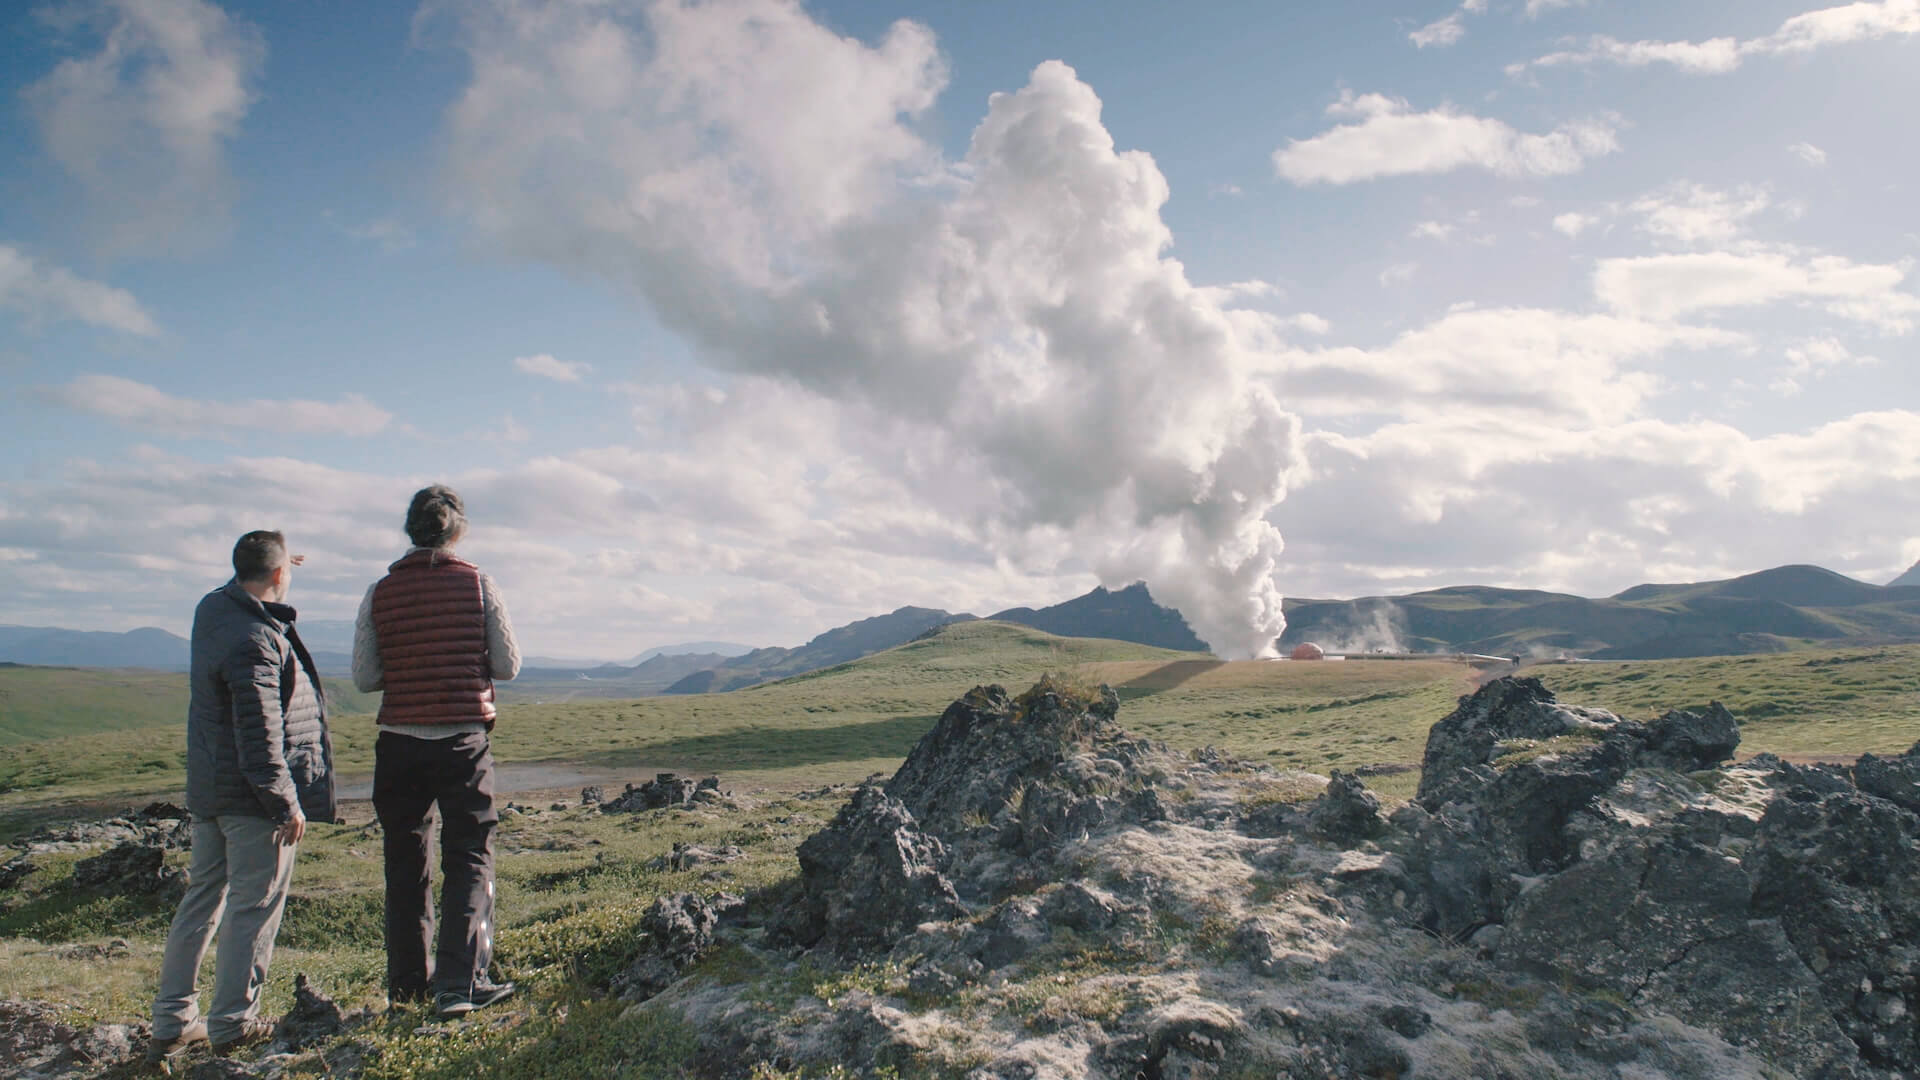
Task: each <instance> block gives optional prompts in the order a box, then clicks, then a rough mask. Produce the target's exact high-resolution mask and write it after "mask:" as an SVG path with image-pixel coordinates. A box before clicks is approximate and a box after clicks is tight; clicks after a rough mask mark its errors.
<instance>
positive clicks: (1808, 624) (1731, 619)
mask: <svg viewBox="0 0 1920 1080" xmlns="http://www.w3.org/2000/svg"><path fill="white" fill-rule="evenodd" d="M1286 613H1287V621H1288V625H1287V630H1286V632H1285V634H1283V635H1282V637H1281V638H1280V639H1279V642H1278V644H1279V646H1280V647H1281V648H1282V649H1283V650H1286V649H1290V648H1291V647H1292V646H1294V645H1296V644H1298V643H1300V642H1304V641H1313V642H1316V643H1318V644H1320V645H1321V646H1323V647H1324V648H1327V649H1328V650H1329V651H1334V652H1368V651H1376V652H1378V651H1388V652H1433V651H1439V652H1483V653H1494V654H1499V655H1555V654H1564V655H1570V656H1582V657H1592V658H1595V659H1644V658H1655V657H1677V656H1704V655H1728V654H1740V653H1753V652H1773V651H1779V650H1782V649H1788V648H1794V647H1798V646H1800V645H1805V644H1812V643H1821V644H1834V643H1841V642H1847V641H1857V642H1862V643H1867V642H1882V641H1901V640H1920V566H1916V567H1915V568H1913V569H1911V570H1909V571H1907V572H1906V573H1905V574H1902V575H1901V576H1900V577H1898V578H1895V579H1894V581H1893V582H1892V583H1889V584H1887V585H1873V584H1870V583H1868V582H1864V581H1860V580H1857V579H1855V578H1850V577H1847V576H1845V575H1843V574H1837V573H1834V572H1833V571H1831V570H1826V569H1823V568H1821V567H1818V566H1811V565H1793V566H1781V567H1775V568H1773V569H1771V570H1762V571H1759V572H1758V573H1753V574H1746V575H1742V576H1740V577H1736V578H1729V579H1726V580H1723V581H1706V582H1692V583H1677V584H1645V585H1636V586H1634V587H1632V588H1630V589H1626V590H1624V591H1622V592H1620V593H1618V594H1616V595H1614V596H1610V597H1601V598H1588V597H1582V596H1575V595H1572V594H1568V593H1555V592H1547V591H1543V590H1537V589H1504V588H1495V587H1492V586H1482V585H1460V586H1450V587H1447V588H1442V589H1431V590H1427V591H1423V592H1417V593H1411V594H1406V595H1401V596H1370V597H1360V598H1358V599H1354V600H1315V599H1305V598H1301V599H1290V600H1288V601H1287V606H1286ZM975 618H977V617H976V616H974V615H971V614H967V613H960V614H954V613H950V612H947V611H943V610H940V609H937V608H921V607H902V608H898V609H896V610H894V611H892V612H889V613H887V614H885V615H876V616H874V617H872V618H868V619H860V620H857V621H855V622H852V623H848V624H846V625H845V626H838V627H834V628H833V629H830V630H827V631H825V632H823V633H821V634H819V635H816V636H815V637H814V638H813V639H812V640H810V641H808V642H807V643H806V644H804V645H801V646H798V647H796V648H778V647H774V648H761V649H753V650H750V651H746V652H744V653H738V654H730V651H731V650H739V649H744V648H745V646H734V645H730V644H728V643H725V642H693V643H689V644H688V645H685V646H665V647H662V648H658V649H650V650H647V651H646V652H643V653H641V654H640V656H639V657H636V658H635V659H636V660H637V661H638V662H637V663H633V664H626V665H621V664H596V665H592V666H583V665H580V664H578V663H575V664H571V665H568V666H560V664H554V663H553V662H552V661H542V662H541V663H529V664H528V665H527V667H526V668H525V669H524V670H523V672H522V674H521V678H519V679H517V680H515V681H514V682H511V683H502V684H500V688H499V689H500V692H501V696H502V698H503V699H504V700H508V701H535V700H540V701H559V700H569V699H573V698H581V697H587V698H631V697H642V696H646V695H649V694H655V693H673V694H697V693H713V692H718V691H725V690H733V689H739V688H741V687H746V686H753V685H756V684H759V683H763V682H769V681H772V680H775V679H781V678H786V677H788V676H792V675H798V674H802V673H804V672H808V671H814V670H818V669H820V668H825V667H831V666H833V665H835V664H843V663H846V662H848V661H850V660H856V659H859V658H860V657H862V656H867V655H870V654H872V653H876V652H879V651H882V650H884V649H889V648H893V647H894V646H896V645H901V644H905V643H906V642H908V641H911V640H913V639H914V638H917V637H919V636H921V635H923V634H925V633H927V632H929V631H931V630H934V629H936V628H938V627H941V626H946V625H950V624H952V623H955V622H963V621H969V620H973V619H975ZM988 619H990V620H992V621H997V622H1010V623H1017V624H1020V625H1023V626H1029V627H1032V628H1034V629H1038V630H1044V631H1046V632H1048V633H1052V634H1058V635H1061V636H1066V637H1092V638H1108V639H1114V640H1120V641H1131V642H1136V643H1138V644H1142V645H1151V646H1156V647H1159V648H1166V649H1177V650H1181V651H1195V652H1198V651H1205V649H1206V646H1205V644H1204V643H1203V642H1201V640H1200V639H1199V638H1198V637H1197V636H1195V634H1194V633H1193V630H1192V628H1191V627H1189V626H1188V625H1187V622H1186V620H1185V619H1184V618H1182V617H1181V615H1180V613H1179V612H1178V611H1175V610H1173V609H1171V608H1167V607H1163V606H1161V605H1160V604H1158V603H1156V602H1155V601H1154V600H1153V597H1152V595H1151V594H1150V593H1149V592H1148V590H1147V588H1146V586H1145V585H1143V584H1138V583H1136V584H1134V585H1130V586H1127V587H1126V588H1123V589H1113V590H1109V589H1106V588H1096V589H1094V590H1092V591H1091V592H1088V593H1086V594H1084V595H1081V596H1077V597H1074V598H1072V599H1070V600H1066V601H1063V602H1062V603H1059V604H1054V605H1051V606H1049V607H1044V608H1037V609H1036V608H1026V607H1016V608H1008V609H1006V610H1004V611H1000V612H996V613H994V614H993V615H990V616H988ZM341 625H342V624H340V623H337V622H335V623H323V624H319V625H317V626H316V627H315V629H316V630H319V631H320V633H319V635H318V636H319V637H320V638H321V639H322V640H323V641H326V642H327V643H329V644H331V643H332V641H333V640H337V637H338V633H337V631H338V630H339V629H340V628H341ZM328 631H334V632H335V633H333V634H329V633H328ZM701 646H707V647H708V648H700V647H701ZM688 650H697V651H688ZM187 651H188V649H187V642H186V641H185V639H183V638H180V637H178V636H176V635H173V634H169V633H167V632H166V631H164V630H158V629H154V628H151V627H149V628H144V629H141V630H134V631H129V632H127V633H125V634H112V633H100V632H89V631H76V630H64V629H59V628H54V627H20V626H0V662H12V663H18V664H29V665H41V666H73V667H130V668H139V667H152V668H160V669H164V670H183V669H184V668H185V667H186V664H187ZM315 656H316V659H317V660H318V661H319V662H320V663H321V666H322V669H323V670H324V671H329V672H334V673H339V672H343V671H344V670H345V668H346V665H347V663H348V658H347V657H346V656H344V655H342V654H336V653H332V652H329V651H324V650H323V649H319V648H316V649H315ZM565 663H566V662H564V661H563V662H561V664H565ZM548 664H553V666H547V665H548Z"/></svg>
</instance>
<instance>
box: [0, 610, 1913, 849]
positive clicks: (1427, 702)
mask: <svg viewBox="0 0 1920 1080" xmlns="http://www.w3.org/2000/svg"><path fill="white" fill-rule="evenodd" d="M1043 671H1054V672H1065V673H1067V674H1068V676H1069V677H1070V678H1073V679H1076V680H1079V681H1082V682H1106V683H1109V684H1111V685H1113V686H1114V687H1115V688H1116V689H1117V690H1118V691H1119V693H1120V695H1121V698H1122V700H1123V701H1124V702H1125V706H1124V709H1123V711H1122V721H1123V723H1124V724H1125V725H1126V727H1128V728H1129V729H1130V730H1132V731H1134V732H1136V733H1137V734H1140V735H1144V736H1149V737H1153V738H1159V739H1165V740H1166V741H1168V742H1170V743H1172V744H1173V745H1175V746H1181V747H1190V748H1197V747H1200V746H1207V745H1211V746H1217V747H1219V748H1221V749H1223V750H1226V751H1229V752H1231V753H1234V754H1237V755H1241V756H1244V757H1248V758H1252V759H1255V760H1262V761H1268V762H1272V763H1274V764H1277V765H1290V766H1297V767H1300V768H1310V769H1318V770H1324V769H1327V768H1332V767H1340V768H1347V769H1353V768H1358V767H1360V766H1364V765H1390V766H1411V765H1413V764H1416V763H1417V762H1418V761H1419V759H1420V748H1421V746H1422V745H1423V744H1424V741H1425V738H1426V733H1427V729H1428V728H1429V727H1430V726H1431V725H1432V724H1433V723H1434V722H1435V721H1437V720H1438V719H1439V718H1440V717H1441V716H1443V715H1445V714H1446V713H1447V712H1448V711H1449V710H1450V709H1451V708H1452V707H1453V704H1454V701H1455V700H1456V699H1457V698H1458V697H1459V695H1461V694H1462V693H1465V692H1467V691H1468V690H1469V689H1470V688H1471V686H1472V681H1473V679H1475V678H1477V677H1479V675H1480V672H1479V671H1477V670H1476V669H1473V668H1470V667H1468V666H1467V665H1464V664H1461V663H1457V662H1453V661H1449V660H1443V659H1434V660H1364V659H1355V660H1348V661H1341V662H1327V663H1290V662H1263V661H1238V662H1233V663H1226V662H1223V661H1220V660H1216V659H1214V658H1212V657H1210V656H1207V655H1205V654H1197V653H1192V652H1175V651H1171V650H1163V649H1154V648H1150V647H1147V646H1141V645H1134V644H1130V643H1126V642H1118V641H1111V640H1104V639H1087V638H1058V637H1054V636H1052V635H1050V634H1045V633H1042V632H1040V631H1037V630H1032V629H1029V628H1026V627H1020V626H1012V625H1008V624H1003V623H994V622H986V621H974V622H966V623H956V624H952V625H949V626H945V627H942V628H939V629H938V630H936V631H935V632H933V633H931V634H929V635H927V636H926V637H924V638H922V639H921V640H918V641H913V642H909V643H908V644H906V645H902V646H899V647H897V648H894V649H889V650H887V651H885V652H881V653H877V654H875V655H873V656H869V657H865V658H863V659H860V660H857V661H853V662H850V663H847V664H842V665H837V666H835V667H832V668H827V669H824V670H820V671H815V672H810V673H808V674H805V675H801V676H797V677H794V678H790V679H785V680H781V681H779V682H775V683H768V684H765V685H762V686H757V687H752V688H748V689H745V690H740V691H736V692H733V693H729V694H698V695H676V696H670V697H650V698H642V699H638V700H633V701H598V700H596V701H579V702H570V703H561V704H545V705H532V704H507V705H504V706H502V708H501V715H500V723H499V726H498V727H497V728H496V729H495V732H494V752H495V755H496V757H497V758H498V759H499V760H500V761H502V762H509V763H529V762H546V763H573V764H579V765H581V766H583V767H590V768H593V769H595V770H603V771H610V772H613V773H616V774H628V775H630V776H631V778H632V779H635V780H638V779H641V778H643V777H644V776H645V775H647V774H648V773H649V772H651V771H652V770H655V769H674V770H679V771H683V772H695V771H716V772H719V773H721V774H722V775H723V776H726V777H727V778H728V779H729V782H734V783H750V784H767V785H772V786H779V787H789V788H791V787H796V786H814V785H818V784H822V783H832V782H844V781H848V780H854V779H858V778H859V777H861V776H864V775H866V774H868V773H871V772H874V771H879V770H884V769H890V768H892V767H893V766H894V765H895V764H897V762H898V761H899V759H900V758H901V757H902V756H904V755H905V754H906V752H907V750H908V749H909V748H911V747H912V745H913V743H914V741H915V740H917V739H918V738H919V737H920V736H921V734H923V733H924V732H925V731H926V730H927V728H928V727H929V726H930V725H931V724H932V722H933V720H934V718H935V717H936V716H937V715H938V714H939V713H940V711H941V710H942V709H944V708H945V707H946V706H947V704H948V703H950V702H951V701H952V700H953V699H954V698H956V697H958V696H960V695H961V694H962V693H964V692H965V691H966V690H967V689H968V688H970V687H972V686H975V685H978V684H982V683H995V682H997V683H1001V684H1003V685H1006V686H1010V687H1018V686H1024V685H1026V684H1028V683H1029V682H1030V681H1031V680H1032V679H1034V678H1036V677H1037V676H1038V675H1039V674H1040V673H1041V672H1043ZM6 674H7V675H9V676H13V677H18V676H19V675H20V674H22V673H21V672H20V671H19V670H17V669H16V670H14V671H11V672H7V673H6ZM143 674H144V673H143ZM1529 674H1537V675H1539V676H1540V677H1541V678H1543V679H1545V680H1546V681H1547V682H1548V684H1549V685H1550V686H1553V687H1555V689H1556V690H1558V691H1560V692H1562V693H1563V695H1564V697H1565V699H1566V700H1568V701H1572V702H1575V703H1579V704H1592V705H1598V706H1601V707H1605V708H1611V709H1614V710H1616V711H1618V712H1621V713H1622V714H1624V715H1629V716H1641V715H1644V714H1646V713H1649V712H1655V711H1661V710H1664V709H1667V708H1671V707H1685V706H1697V705H1701V704H1704V703H1705V702H1706V701H1708V700H1712V699H1716V698H1717V699H1719V700H1722V701H1724V702H1726V703H1727V704H1728V706H1729V707H1730V708H1733V709H1734V711H1735V714H1736V715H1738V716H1740V717H1741V719H1742V720H1743V722H1744V723H1745V725H1746V729H1745V730H1746V742H1745V744H1744V745H1743V749H1744V750H1747V751H1757V750H1775V751H1779V752H1792V753H1821V754H1826V753H1831V754H1855V753H1859V752H1861V751H1867V750H1872V751H1875V752H1882V753H1886V752H1897V751H1899V750H1903V749H1905V748H1906V747H1907V746H1908V745H1910V744H1911V743H1912V742H1913V741H1914V740H1915V739H1916V738H1920V645H1900V646H1887V647H1881V648H1876V649H1867V650H1809V651H1801V652H1794V653H1787V654H1777V655H1771V656H1751V657H1712V658H1702V659H1678V660H1661V661H1644V662H1634V663H1606V664H1602V663H1578V664H1564V665H1545V666H1537V667H1534V668H1531V669H1529ZM159 678H165V676H159ZM175 678H178V677H177V676H176V677H175ZM0 685H6V684H5V683H3V682H0ZM40 686H41V689H42V692H47V693H56V692H57V693H56V696H57V697H58V698H59V699H58V700H57V701H54V702H50V703H49V704H48V705H47V706H46V709H47V710H48V713H49V715H52V714H59V715H83V714H88V713H97V712H99V711H100V710H101V705H100V704H99V703H100V702H101V701H103V700H105V696H104V695H106V694H107V690H106V689H105V688H103V687H101V686H99V685H96V684H92V683H88V682H85V681H74V680H72V679H71V676H68V677H67V681H65V682H59V681H56V680H47V681H44V682H43V683H42V684H40ZM59 695H64V696H59ZM178 715H179V713H178V712H177V711H176V712H173V713H172V714H171V715H170V716H169V717H167V721H168V722H166V723H160V724H149V725H147V726H138V725H133V724H128V725H127V726H124V727H123V728H122V729H120V730H104V731H98V730H97V731H96V733H93V734H75V735H67V736H64V737H56V738H45V737H43V738H37V739H34V740H32V741H15V742H11V743H7V744H0V811H4V812H9V813H14V812H18V811H19V810H20V809H21V808H23V807H26V806H29V805H33V804H36V803H41V802H44V801H46V800H48V799H50V798H54V797H82V796H85V797H96V796H104V795H108V794H115V793H133V792H154V791H163V790H167V789H169V788H170V787H174V786H177V785H178V784H179V783H180V782H181V780H182V776H183V774H182V772H181V764H180V747H179V739H180V736H179V728H178V719H177V717H178ZM334 732H335V740H336V749H337V752H338V754H337V756H338V760H339V761H340V765H341V769H342V771H343V772H344V773H346V774H348V775H349V776H365V775H366V774H368V773H370V772H371V769H372V761H373V754H372V750H373V738H374V730H373V725H372V723H371V719H370V718H368V717H353V716H347V715H343V716H342V717H341V720H340V722H339V723H336V724H335V726H334ZM1381 782H1382V783H1385V784H1386V785H1387V788H1388V789H1389V790H1397V787H1396V785H1397V784H1400V783H1402V782H1404V783H1405V784H1406V785H1410V784H1411V783H1412V779H1411V778H1406V779H1405V780H1404V781H1403V779H1402V778H1401V777H1390V778H1388V779H1387V780H1385V781H1381ZM1409 789H1410V787H1409Z"/></svg>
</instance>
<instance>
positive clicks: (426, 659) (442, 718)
mask: <svg viewBox="0 0 1920 1080" xmlns="http://www.w3.org/2000/svg"><path fill="white" fill-rule="evenodd" d="M373 630H374V635H375V637H376V639H377V640H378V641H379V643H380V666H381V668H382V670H383V671H384V672H385V675H386V693H385V694H384V695H383V696H382V697H381V699H380V717H379V722H380V723H382V724H470V723H482V724H486V725H487V726H488V727H489V728H491V727H492V726H493V716H494V711H493V676H492V673H491V671H490V670H489V667H488V664H487V616H486V607H485V605H484V604H483V603H482V602H481V599H480V568H479V567H477V566H475V565H473V564H472V563H470V562H466V561H464V560H462V559H458V558H455V557H454V556H452V555H449V554H447V553H445V552H442V551H414V552H409V553H408V554H407V556H406V557H405V558H403V559H401V560H400V561H399V562H396V563H394V564H393V565H392V566H389V567H388V568H387V576H386V577H384V578H381V579H380V583H379V584H378V585H375V586H374V588H373Z"/></svg>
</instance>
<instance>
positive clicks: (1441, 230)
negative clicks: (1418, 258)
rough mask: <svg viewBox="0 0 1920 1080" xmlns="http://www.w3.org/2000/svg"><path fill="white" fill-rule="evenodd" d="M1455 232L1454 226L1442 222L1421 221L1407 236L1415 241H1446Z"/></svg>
mask: <svg viewBox="0 0 1920 1080" xmlns="http://www.w3.org/2000/svg"><path fill="white" fill-rule="evenodd" d="M1455 231H1456V230H1455V228H1454V226H1452V225H1449V224H1447V223H1446V222H1443V221H1422V222H1420V223H1419V224H1417V225H1415V226H1414V227H1413V230H1412V231H1411V232H1409V233H1407V235H1408V236H1410V237H1412V238H1413V239H1415V240H1446V239H1448V238H1449V237H1451V236H1452V235H1453V234H1454V232H1455Z"/></svg>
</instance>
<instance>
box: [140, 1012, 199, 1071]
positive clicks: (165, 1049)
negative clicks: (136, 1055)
mask: <svg viewBox="0 0 1920 1080" xmlns="http://www.w3.org/2000/svg"><path fill="white" fill-rule="evenodd" d="M206 1041H207V1022H206V1021H205V1020H195V1021H194V1022H193V1023H191V1024H188V1025H187V1026H186V1027H183V1028H181V1029H180V1034H178V1035H175V1036H174V1037H173V1038H171V1039H155V1040H153V1041H152V1042H150V1043H148V1044H147V1064H149V1065H165V1064H168V1063H170V1062H175V1061H179V1060H180V1059H181V1058H183V1057H186V1056H187V1051H189V1050H192V1049H193V1048H194V1046H195V1045H196V1044H199V1043H203V1042H206Z"/></svg>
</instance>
